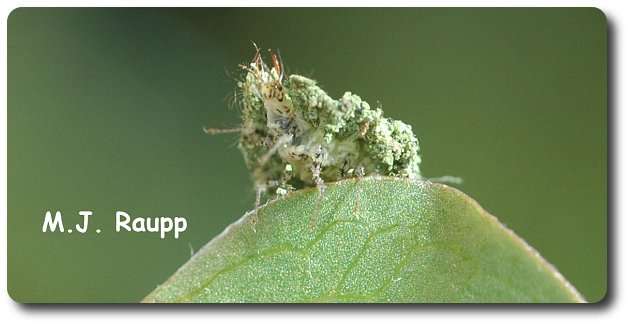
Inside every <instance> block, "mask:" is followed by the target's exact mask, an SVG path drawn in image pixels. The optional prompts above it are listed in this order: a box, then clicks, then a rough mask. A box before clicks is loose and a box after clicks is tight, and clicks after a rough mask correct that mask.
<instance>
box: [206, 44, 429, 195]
mask: <svg viewBox="0 0 630 326" xmlns="http://www.w3.org/2000/svg"><path fill="white" fill-rule="evenodd" d="M269 53H270V56H271V62H272V65H271V66H267V64H266V63H265V62H264V61H263V59H262V56H261V52H260V50H258V49H257V51H256V54H255V56H254V59H253V61H252V62H251V63H250V64H249V65H241V68H243V70H244V71H245V75H244V77H243V78H242V80H240V81H239V82H238V87H239V95H240V98H239V99H238V101H239V102H240V104H241V106H242V110H241V115H242V119H243V122H242V125H241V127H240V128H238V129H237V130H239V131H240V132H241V138H240V141H239V144H238V148H239V149H240V150H241V152H242V153H243V156H244V158H245V163H246V165H247V167H248V168H249V170H250V172H251V174H252V178H253V180H254V182H255V183H256V185H257V189H258V193H259V194H258V198H257V205H258V201H259V200H260V193H262V192H264V191H268V190H273V189H275V190H276V193H277V194H279V195H283V194H285V193H286V192H287V191H290V190H293V189H302V188H305V187H313V186H317V187H318V188H319V189H320V192H321V191H323V189H324V183H325V182H329V181H335V180H339V179H343V178H345V177H352V176H362V175H366V176H372V175H393V176H398V177H403V178H420V167H419V164H420V155H419V149H420V145H419V142H418V139H417V138H416V136H415V135H414V133H413V131H412V130H411V126H409V125H407V124H405V123H403V122H401V121H399V120H393V119H391V118H387V117H385V116H384V115H383V110H381V108H371V107H370V105H369V104H368V103H367V102H365V101H362V100H361V98H360V97H359V96H357V95H355V94H352V93H350V92H345V93H344V94H343V95H342V96H341V98H340V99H338V100H335V99H333V98H331V97H330V96H328V94H326V92H325V91H324V90H322V89H321V88H320V87H319V86H317V82H316V81H315V80H313V79H310V78H306V77H304V76H300V75H290V76H284V71H283V66H282V62H281V61H280V60H279V59H278V57H277V56H276V55H275V54H274V52H273V51H271V50H270V51H269ZM206 131H207V132H210V133H216V132H221V131H224V130H217V129H206Z"/></svg>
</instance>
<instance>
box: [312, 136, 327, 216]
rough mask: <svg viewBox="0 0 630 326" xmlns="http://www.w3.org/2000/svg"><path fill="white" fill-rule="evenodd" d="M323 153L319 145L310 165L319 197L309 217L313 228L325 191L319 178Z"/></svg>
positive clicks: (324, 185) (324, 186)
mask: <svg viewBox="0 0 630 326" xmlns="http://www.w3.org/2000/svg"><path fill="white" fill-rule="evenodd" d="M323 155H324V153H323V152H322V146H321V145H319V148H318V149H317V152H316V153H315V157H314V159H313V163H312V164H311V173H312V174H313V181H314V182H315V186H316V187H317V191H318V193H319V195H318V196H317V203H316V205H315V210H314V211H313V214H312V215H311V227H312V228H315V222H316V220H317V215H318V214H319V211H320V208H321V203H322V198H323V197H324V192H325V191H326V184H325V183H324V179H322V177H321V172H322V160H323Z"/></svg>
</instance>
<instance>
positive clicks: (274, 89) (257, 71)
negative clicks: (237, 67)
mask: <svg viewBox="0 0 630 326" xmlns="http://www.w3.org/2000/svg"><path fill="white" fill-rule="evenodd" d="M269 54H270V55H271V60H272V61H273V67H272V68H269V66H267V64H266V63H265V62H264V61H263V60H262V56H261V55H260V49H258V48H257V49H256V55H255V56H254V60H252V62H251V63H250V65H249V66H245V65H243V66H242V68H243V69H245V70H247V71H248V75H249V74H251V75H252V77H253V79H254V80H255V85H256V90H257V91H258V95H260V97H261V98H262V99H263V100H270V99H276V100H278V101H282V98H283V97H284V90H283V86H282V64H281V62H280V61H279V60H278V57H277V56H276V54H275V53H274V52H273V51H271V50H269ZM248 77H249V76H248Z"/></svg>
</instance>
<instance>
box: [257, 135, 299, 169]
mask: <svg viewBox="0 0 630 326" xmlns="http://www.w3.org/2000/svg"><path fill="white" fill-rule="evenodd" d="M292 140H293V135H284V136H282V137H280V138H279V139H278V141H277V142H276V143H275V144H274V145H273V147H271V148H270V149H269V151H268V152H267V153H266V154H265V155H264V156H263V157H262V158H261V159H260V164H261V165H265V164H266V163H267V161H269V159H270V158H271V157H272V156H273V154H275V153H276V152H277V151H278V149H280V147H281V146H284V145H286V144H290V143H291V141H292Z"/></svg>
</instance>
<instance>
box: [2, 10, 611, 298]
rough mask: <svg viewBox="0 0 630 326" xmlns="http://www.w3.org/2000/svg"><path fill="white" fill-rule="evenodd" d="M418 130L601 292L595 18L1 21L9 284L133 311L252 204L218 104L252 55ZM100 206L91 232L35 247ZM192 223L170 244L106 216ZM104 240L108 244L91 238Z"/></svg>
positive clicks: (309, 13) (291, 14)
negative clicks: (4, 24) (266, 54)
mask: <svg viewBox="0 0 630 326" xmlns="http://www.w3.org/2000/svg"><path fill="white" fill-rule="evenodd" d="M251 40H253V41H255V42H256V43H257V44H258V45H259V46H260V47H262V48H264V49H266V48H274V49H276V48H277V49H280V51H281V54H282V58H283V59H284V61H285V65H286V67H287V68H288V69H289V70H290V71H291V72H297V73H301V74H312V76H313V77H314V78H315V79H317V80H318V81H319V82H320V83H321V84H322V85H323V87H324V88H325V89H326V90H327V91H328V92H329V93H330V94H331V95H332V96H333V97H337V98H338V97H340V96H341V94H342V93H343V92H344V91H347V90H349V91H352V92H354V93H356V94H359V95H360V96H361V97H363V98H364V99H365V100H367V101H368V102H370V103H372V104H373V105H376V103H377V101H378V102H380V103H382V105H383V107H384V110H385V112H386V113H387V114H388V115H389V116H391V117H394V118H396V119H400V120H403V121H405V122H407V123H409V124H411V125H412V126H413V128H414V131H415V132H416V133H417V135H418V136H419V138H420V141H421V147H422V148H421V152H422V158H423V163H422V166H421V169H422V171H423V175H424V176H427V177H432V176H441V175H455V176H460V177H462V178H464V180H465V182H464V184H462V185H459V186H457V188H459V189H461V190H463V191H464V192H466V193H467V194H469V195H470V196H471V197H473V198H475V199H476V200H477V201H478V202H479V203H480V204H481V205H482V206H483V207H484V208H485V209H486V210H488V211H489V212H491V213H492V214H494V215H496V216H498V218H499V219H500V220H501V221H502V222H503V223H505V224H506V225H507V226H508V227H509V228H511V229H513V230H514V231H515V232H516V233H517V234H519V235H520V236H522V237H523V238H524V239H525V240H526V241H527V242H528V243H529V244H531V245H532V246H533V247H535V248H536V249H538V250H539V251H540V253H541V254H542V255H543V256H544V257H545V258H547V259H548V260H549V261H550V262H551V263H552V264H554V265H555V266H556V267H557V268H558V269H559V270H560V271H561V273H563V274H564V275H565V276H566V277H567V278H568V279H569V281H571V282H572V283H573V284H574V285H575V286H576V288H577V289H578V290H579V291H580V292H581V293H583V294H584V295H585V297H586V299H587V300H589V301H599V300H601V299H602V298H603V297H604V296H605V294H606V289H607V277H606V276H607V100H606V98H607V73H606V71H607V24H606V18H605V16H604V14H603V13H602V12H600V11H599V10H597V9H409V8H402V9H278V8H270V9H35V8H21V9H16V10H15V11H13V12H12V13H11V15H10V16H9V19H8V205H9V207H8V209H9V212H8V214H9V215H8V289H9V293H10V295H11V297H12V298H13V299H14V300H17V301H20V302H138V301H139V300H141V299H142V298H143V297H144V296H145V295H146V294H148V293H149V292H150V291H152V290H153V289H154V288H155V287H156V286H157V285H158V284H160V283H162V282H163V281H164V280H165V279H166V278H167V277H169V276H170V275H171V274H172V273H173V272H175V270H176V269H177V268H178V267H179V266H180V265H182V264H183V263H184V262H186V261H187V260H188V258H189V257H190V255H191V248H193V249H194V250H195V251H196V250H198V249H199V248H200V247H201V246H203V245H204V244H205V243H206V242H208V241H209V240H210V239H212V238H213V237H214V236H215V235H217V234H218V233H220V232H221V231H222V230H223V229H224V228H225V227H226V226H227V225H228V224H230V223H231V222H233V221H234V220H236V219H237V218H239V217H240V216H241V215H242V214H243V213H244V212H245V211H247V210H250V209H252V207H253V204H254V193H253V190H252V182H251V181H250V179H249V175H248V172H247V170H246V168H245V166H244V163H243V161H242V158H241V155H240V153H239V151H238V150H237V149H236V146H235V144H236V140H237V135H218V136H208V135H205V134H204V133H203V132H202V126H212V127H231V126H236V125H238V123H239V116H238V111H237V110H235V109H232V110H229V109H228V105H227V102H226V101H225V97H226V95H228V94H230V93H232V92H233V91H234V89H235V82H234V80H233V79H232V77H229V76H228V74H226V71H227V72H228V73H230V74H232V75H233V74H234V73H236V72H238V69H237V68H236V67H237V64H239V63H245V62H248V61H250V60H251V58H252V57H253V55H254V48H253V46H252V44H251V42H250V41H251ZM47 210H60V211H62V213H63V214H64V222H65V224H66V226H68V225H72V224H74V223H79V222H80V221H81V219H80V217H79V215H78V211H79V210H92V211H93V212H94V216H93V217H92V218H91V223H90V228H91V230H90V231H91V232H89V233H86V234H79V233H77V232H75V233H73V234H66V233H63V234H61V233H42V232H41V228H42V223H43V217H44V213H45V212H46V211H47ZM116 210H124V211H126V212H128V213H130V214H131V215H133V216H185V217H187V219H188V230H187V231H186V232H185V233H183V234H182V235H181V237H180V238H179V239H173V238H172V237H168V238H167V239H160V238H159V235H156V234H153V233H130V232H124V233H116V232H115V230H114V222H115V219H114V214H115V212H116ZM96 228H100V229H102V230H103V232H102V233H101V234H97V233H96V232H94V230H95V229H96Z"/></svg>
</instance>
